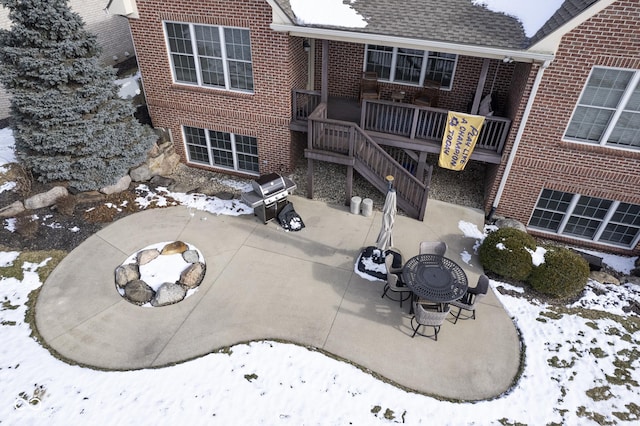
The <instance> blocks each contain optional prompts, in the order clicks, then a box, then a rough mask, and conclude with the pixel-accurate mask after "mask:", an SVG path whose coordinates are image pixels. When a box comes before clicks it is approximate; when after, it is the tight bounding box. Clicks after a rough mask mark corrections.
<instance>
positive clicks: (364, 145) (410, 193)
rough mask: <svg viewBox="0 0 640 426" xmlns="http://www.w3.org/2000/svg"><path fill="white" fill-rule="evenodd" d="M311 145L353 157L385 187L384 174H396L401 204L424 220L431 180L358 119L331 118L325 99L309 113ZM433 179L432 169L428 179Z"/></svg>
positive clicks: (370, 177) (368, 175)
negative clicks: (416, 173)
mask: <svg viewBox="0 0 640 426" xmlns="http://www.w3.org/2000/svg"><path fill="white" fill-rule="evenodd" d="M308 126H309V138H308V149H309V150H312V151H325V152H332V153H335V154H341V155H345V156H348V157H353V158H354V159H355V160H356V161H355V163H354V164H355V165H354V168H355V169H356V170H357V171H358V173H360V174H361V175H363V176H364V177H365V178H367V179H368V180H369V181H370V182H372V183H373V184H374V185H376V186H377V187H378V188H379V189H382V188H383V187H384V185H385V182H384V178H385V177H386V176H388V175H392V176H393V177H394V183H393V186H394V188H395V189H396V194H397V197H398V204H399V205H400V206H401V208H402V209H403V210H404V211H405V212H406V213H407V214H409V215H411V216H413V217H416V218H418V219H419V220H422V219H423V218H424V213H425V209H426V201H427V196H428V193H427V192H428V184H427V183H425V182H423V181H421V180H420V179H418V178H416V177H415V176H414V175H413V173H412V171H411V170H408V168H407V167H406V165H405V164H401V163H399V162H398V161H396V160H395V159H394V158H393V157H392V156H391V155H389V154H388V153H387V152H386V151H385V150H384V149H383V148H382V147H381V146H380V145H378V144H377V143H376V142H375V141H374V140H373V139H371V138H370V137H369V136H368V135H367V134H366V133H365V132H364V131H362V129H361V128H360V127H359V126H358V125H357V124H355V123H351V122H346V121H339V120H332V119H328V118H327V106H326V104H324V103H321V104H320V105H319V106H318V107H317V108H316V110H315V111H314V112H313V113H312V114H310V115H309V116H308ZM429 179H430V173H429V174H428V176H427V180H426V182H428V181H429Z"/></svg>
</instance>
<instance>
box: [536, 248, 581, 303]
mask: <svg viewBox="0 0 640 426" xmlns="http://www.w3.org/2000/svg"><path fill="white" fill-rule="evenodd" d="M544 248H545V249H546V250H547V252H546V253H545V254H544V263H542V264H541V265H539V266H535V267H534V268H533V271H531V275H529V278H528V280H527V282H528V283H529V284H530V285H531V287H533V288H534V289H535V290H537V291H539V292H540V293H544V294H546V295H548V296H551V297H555V298H567V297H573V296H576V295H578V294H579V293H580V292H581V291H582V290H583V289H584V286H585V285H586V284H587V279H588V278H589V263H588V262H587V261H586V260H584V259H583V258H582V256H580V255H579V254H577V253H575V252H573V251H571V250H569V249H568V248H565V247H556V246H545V247H544Z"/></svg>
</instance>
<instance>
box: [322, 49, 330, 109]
mask: <svg viewBox="0 0 640 426" xmlns="http://www.w3.org/2000/svg"><path fill="white" fill-rule="evenodd" d="M321 81H322V87H321V88H320V102H323V103H327V102H328V101H329V40H326V39H325V40H322V80H321Z"/></svg>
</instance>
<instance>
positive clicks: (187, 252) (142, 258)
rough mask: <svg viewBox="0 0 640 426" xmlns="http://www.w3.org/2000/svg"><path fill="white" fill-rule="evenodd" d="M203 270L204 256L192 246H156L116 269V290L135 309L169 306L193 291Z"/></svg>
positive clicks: (162, 244) (146, 249)
mask: <svg viewBox="0 0 640 426" xmlns="http://www.w3.org/2000/svg"><path fill="white" fill-rule="evenodd" d="M205 271H206V265H205V262H204V257H203V256H202V253H200V251H199V250H198V249H197V248H196V247H194V246H193V245H191V244H187V243H184V242H182V241H173V242H163V243H157V244H153V245H150V246H147V247H145V248H143V249H142V250H140V251H138V252H136V253H134V254H132V255H131V256H129V257H128V258H127V259H126V260H125V261H124V262H123V263H122V264H121V265H120V266H118V267H117V268H116V270H115V280H116V289H117V290H118V293H120V295H121V296H122V297H124V299H125V300H127V301H128V302H131V303H133V304H135V305H138V306H145V307H158V306H166V305H172V304H174V303H178V302H180V301H182V300H184V299H185V298H186V297H189V296H190V295H191V294H193V293H194V292H196V291H197V288H198V286H199V285H200V283H201V282H202V279H203V278H204V274H205Z"/></svg>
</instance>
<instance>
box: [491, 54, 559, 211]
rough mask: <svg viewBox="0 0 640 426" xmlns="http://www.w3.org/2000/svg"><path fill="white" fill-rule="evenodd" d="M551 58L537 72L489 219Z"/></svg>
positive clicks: (504, 184)
mask: <svg viewBox="0 0 640 426" xmlns="http://www.w3.org/2000/svg"><path fill="white" fill-rule="evenodd" d="M550 63H551V61H550V60H548V61H545V62H544V63H543V64H542V65H541V66H540V68H538V73H537V74H536V79H535V81H534V82H533V87H532V88H531V94H530V95H529V99H528V100H527V106H526V107H525V110H524V113H523V114H522V120H521V121H520V126H519V127H518V133H517V134H516V138H515V141H514V142H513V148H511V152H510V153H509V159H508V160H507V166H506V167H505V169H504V173H503V174H502V179H500V186H499V187H498V192H497V193H496V198H495V199H494V200H493V205H492V206H491V211H490V212H489V215H488V216H487V220H491V218H492V217H493V214H494V213H495V212H496V209H497V208H498V204H499V203H500V199H501V198H502V193H503V192H504V187H505V186H506V185H507V179H508V178H509V172H511V166H512V165H513V162H514V160H515V158H516V152H517V151H518V146H519V145H520V141H521V140H522V135H523V134H524V129H525V127H526V126H527V121H528V120H529V114H530V113H531V110H532V109H533V102H534V101H535V98H536V94H537V93H538V88H539V87H540V82H541V81H542V76H543V74H544V70H545V69H547V67H548V66H549V64H550Z"/></svg>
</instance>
